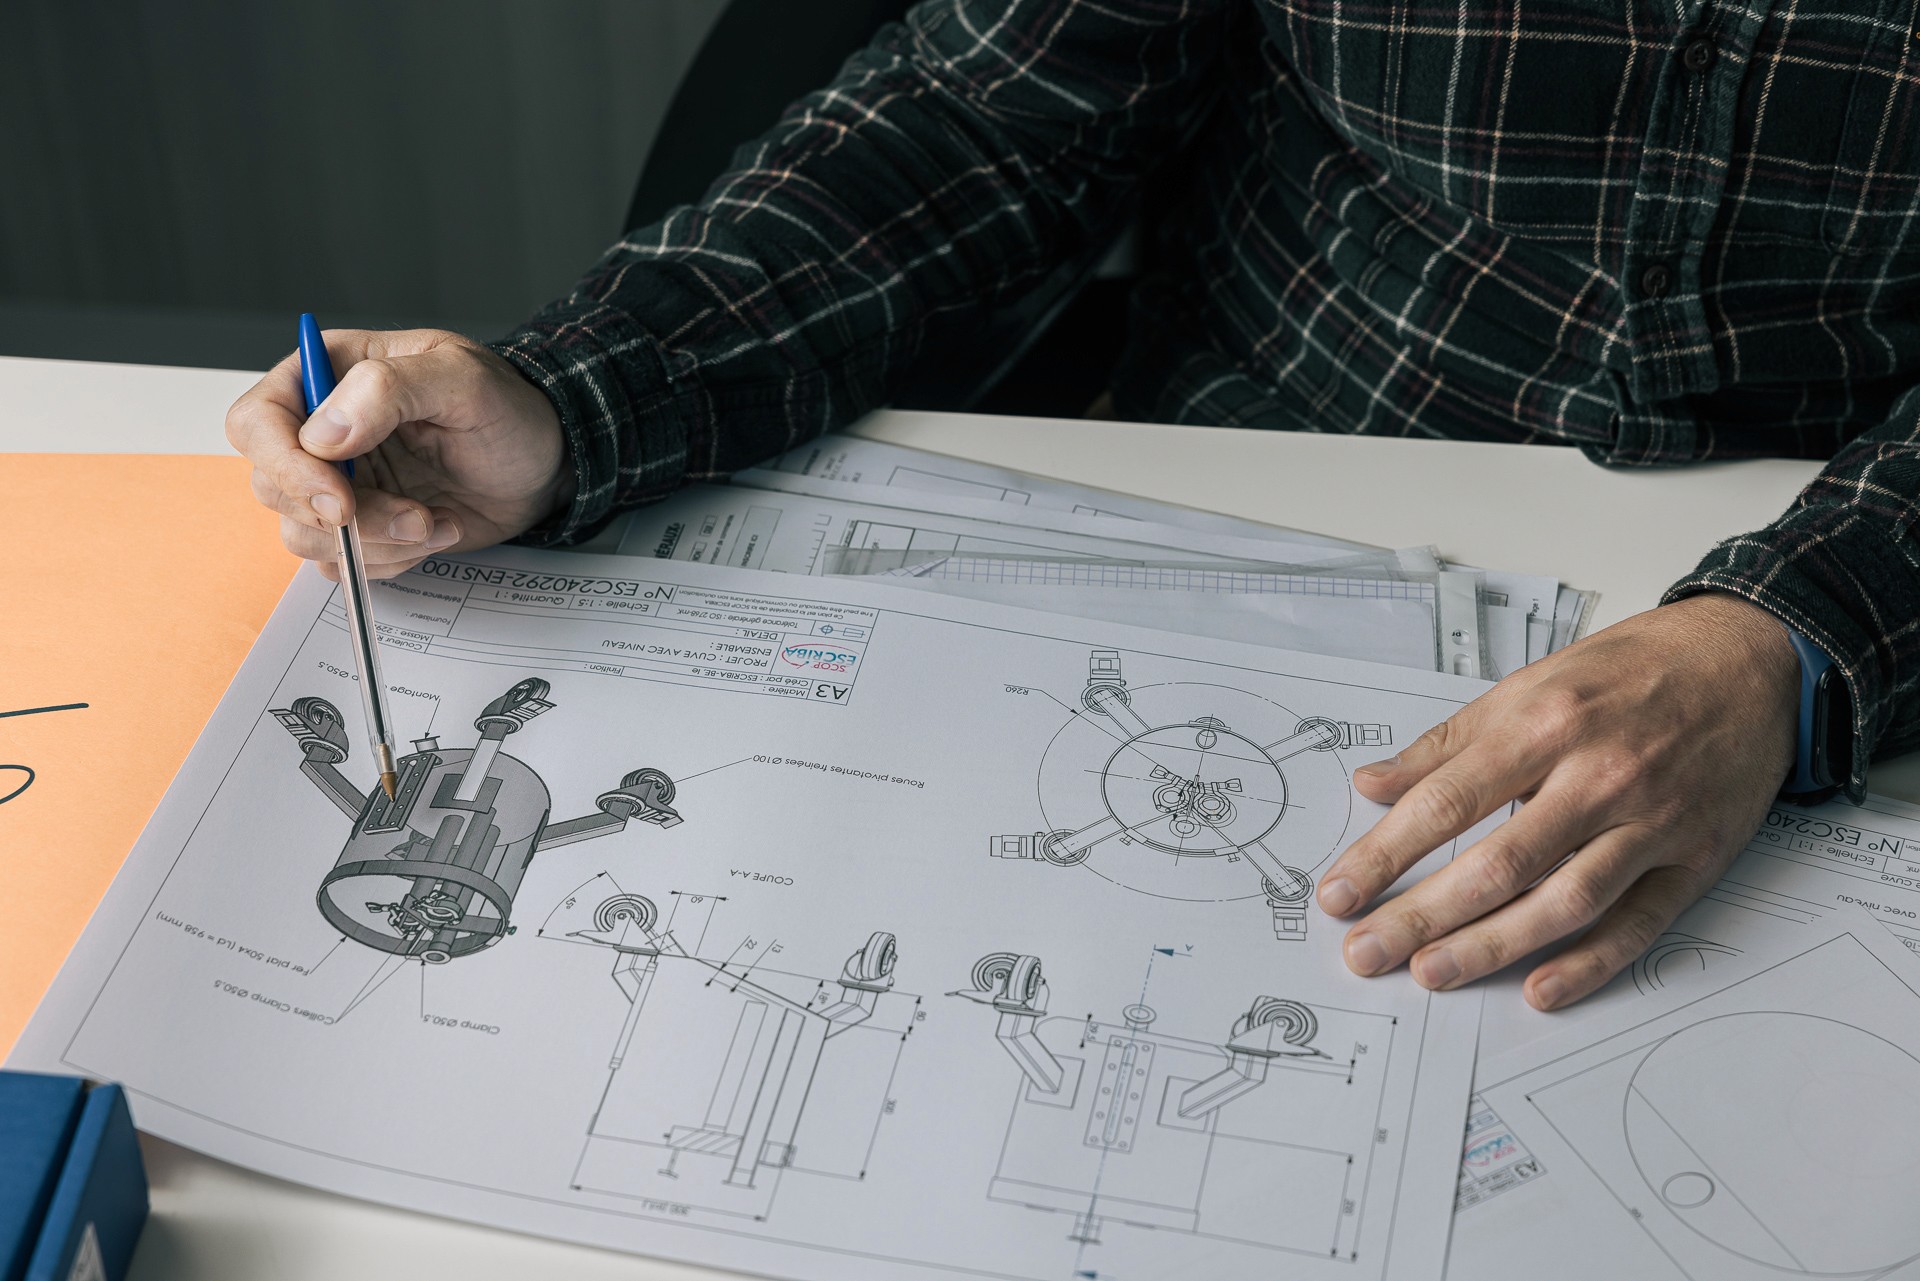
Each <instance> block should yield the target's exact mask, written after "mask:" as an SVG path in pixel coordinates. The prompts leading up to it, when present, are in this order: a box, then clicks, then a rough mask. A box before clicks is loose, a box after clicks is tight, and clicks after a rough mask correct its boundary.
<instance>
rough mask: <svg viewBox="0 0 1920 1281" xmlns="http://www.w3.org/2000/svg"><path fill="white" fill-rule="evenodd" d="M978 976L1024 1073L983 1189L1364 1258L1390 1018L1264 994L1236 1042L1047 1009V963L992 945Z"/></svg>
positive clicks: (1101, 1224)
mask: <svg viewBox="0 0 1920 1281" xmlns="http://www.w3.org/2000/svg"><path fill="white" fill-rule="evenodd" d="M971 978H972V987H971V988H969V989H966V990H963V991H958V992H952V993H949V995H951V996H957V997H961V998H963V999H965V1000H968V1001H973V1002H975V1003H977V1004H980V1005H985V1006H988V1007H989V1008H991V1009H992V1010H993V1011H994V1012H995V1013H996V1015H997V1016H998V1020H997V1024H996V1026H995V1029H994V1038H995V1040H996V1041H997V1042H998V1043H999V1045H1000V1048H1001V1049H1002V1050H1003V1051H1004V1052H1005V1053H1006V1054H1007V1056H1008V1057H1009V1058H1011V1059H1012V1060H1013V1061H1014V1063H1015V1064H1016V1065H1017V1066H1018V1067H1019V1069H1020V1076H1021V1080H1020V1082H1019V1085H1018V1088H1017V1090H1016V1092H1015V1095H1014V1101H1013V1112H1012V1115H1011V1117H1010V1118H1009V1121H1008V1125H1007V1133H1006V1139H1005V1142H1004V1144H1003V1146H1002V1148H1001V1152H1000V1159H999V1164H998V1167H997V1168H996V1170H995V1173H994V1176H993V1181H992V1184H991V1187H990V1189H989V1193H988V1195H989V1199H991V1200H994V1201H1001V1202H1009V1203H1013V1204H1018V1205H1023V1206H1028V1207H1031V1208H1034V1209H1039V1210H1047V1211H1052V1212H1055V1213H1062V1214H1068V1215H1071V1216H1072V1227H1071V1228H1070V1230H1069V1231H1068V1234H1067V1235H1068V1237H1069V1238H1070V1239H1072V1240H1075V1241H1079V1242H1081V1243H1082V1244H1083V1246H1093V1245H1099V1244H1101V1242H1102V1238H1103V1233H1105V1232H1106V1231H1107V1229H1108V1228H1109V1227H1110V1226H1111V1225H1113V1224H1126V1225H1130V1226H1133V1227H1139V1228H1157V1229H1163V1230H1165V1229H1171V1230H1174V1231H1180V1232H1186V1233H1192V1234H1195V1235H1198V1236H1204V1237H1210V1238H1213V1239H1217V1240H1226V1241H1236V1242H1239V1243H1241V1244H1245V1245H1254V1246H1262V1247H1266V1248H1269V1249H1275V1250H1287V1251H1295V1252H1298V1253H1302V1254H1308V1255H1312V1256H1315V1257H1319V1258H1327V1257H1329V1256H1331V1257H1334V1258H1339V1259H1352V1258H1354V1257H1356V1243H1357V1240H1358V1236H1359V1231H1360V1225H1361V1223H1362V1220H1363V1218H1364V1216H1365V1213H1366V1201H1367V1193H1368V1190H1369V1187H1370V1184H1371V1181H1372V1180H1371V1175H1372V1163H1373V1161H1374V1154H1375V1153H1376V1152H1377V1151H1379V1150H1380V1147H1379V1144H1380V1143H1382V1142H1384V1139H1383V1138H1381V1134H1382V1132H1381V1131H1380V1130H1379V1129H1378V1127H1379V1125H1380V1116H1381V1106H1382V1102H1383V1099H1384V1091H1385V1083H1386V1078H1387V1072H1388V1067H1389V1063H1390V1060H1391V1056H1392V1052H1393V1035H1394V1028H1395V1021H1394V1020H1393V1019H1392V1018H1390V1017H1387V1016H1384V1015H1373V1014H1364V1013H1359V1012H1356V1011H1351V1010H1337V1009H1328V1008H1317V1007H1314V1006H1310V1005H1306V1004H1304V1003H1302V1002H1299V1001H1294V1000H1289V999H1286V998H1282V997H1273V996H1260V997H1257V998H1255V999H1254V1000H1253V1002H1252V1003H1251V1004H1250V1005H1249V1006H1248V1007H1247V1009H1246V1011H1245V1013H1243V1014H1241V1015H1240V1016H1239V1018H1238V1019H1237V1020H1235V1021H1234V1023H1233V1025H1232V1027H1231V1029H1230V1030H1229V1032H1228V1034H1227V1037H1226V1039H1225V1040H1224V1041H1219V1042H1214V1041H1198V1040H1190V1039H1187V1038H1183V1037H1178V1036H1173V1035H1169V1034H1168V1033H1166V1032H1163V1031H1160V1030H1158V1029H1156V1028H1155V1026H1154V1025H1155V1024H1156V1023H1157V1022H1158V1020H1159V1015H1158V1013H1157V1011H1155V1010H1154V1009H1153V1008H1152V1007H1150V1006H1148V1005H1146V1004H1144V1003H1135V1004H1133V1005H1129V1006H1128V1007H1127V1008H1126V1009H1125V1010H1123V1011H1122V1012H1121V1017H1120V1020H1119V1021H1118V1022H1112V1023H1110V1022H1104V1021H1097V1020H1095V1019H1094V1018H1092V1017H1091V1016H1089V1017H1087V1018H1084V1019H1080V1018H1072V1017H1066V1016H1060V1015H1055V1016H1051V1017H1050V1016H1049V1015H1048V1013H1047V1008H1048V1002H1049V999H1050V993H1049V990H1048V986H1047V982H1046V980H1045V978H1044V977H1043V975H1042V972H1041V962H1040V960H1039V958H1037V957H1033V956H1021V955H1016V954H1014V953H1012V952H992V953H989V954H987V955H986V956H983V957H981V958H980V960H979V961H978V962H976V963H975V964H974V967H973V972H972V975H971Z"/></svg>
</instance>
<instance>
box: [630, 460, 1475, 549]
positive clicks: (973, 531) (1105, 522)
mask: <svg viewBox="0 0 1920 1281" xmlns="http://www.w3.org/2000/svg"><path fill="white" fill-rule="evenodd" d="M764 479H765V481H766V486H767V487H765V488H761V487H749V486H745V485H689V486H687V487H686V488H684V489H682V490H680V491H679V492H678V493H675V494H674V495H673V496H672V497H670V498H666V499H663V500H662V501H660V502H658V503H654V504H651V505H649V506H647V507H642V508H640V509H638V510H636V511H635V512H633V513H632V514H631V515H630V516H629V517H628V518H627V524H626V530H625V532H624V533H623V534H622V535H621V538H620V544H619V550H620V553H621V554H622V555H627V556H653V557H656V558H659V559H672V560H685V561H690V562H694V563H698V564H709V565H730V566H733V567H735V568H738V569H769V570H775V571H779V572H784V573H790V574H821V573H826V572H829V565H828V563H827V562H828V560H829V558H830V555H831V553H832V552H833V551H834V549H835V548H860V549H866V550H867V551H869V552H870V553H873V556H872V557H871V559H872V561H873V563H872V564H871V566H870V572H872V571H879V570H883V569H889V568H894V567H895V566H896V565H905V564H914V563H917V562H918V561H920V560H923V559H926V558H927V557H929V556H938V555H942V554H946V553H952V552H964V553H974V554H1000V555H1013V556H1044V555H1056V556H1059V555H1064V556H1076V557H1106V558H1114V559H1134V560H1141V559H1150V560H1166V559H1168V553H1169V552H1174V553H1179V554H1180V555H1181V557H1182V558H1186V559H1198V558H1207V559H1214V560H1219V561H1224V562H1232V563H1247V564H1264V563H1273V562H1280V563H1287V564H1312V563H1332V562H1337V563H1339V564H1343V565H1344V564H1348V563H1350V562H1364V563H1367V564H1379V565H1388V566H1393V567H1405V568H1409V569H1416V570H1418V569H1426V570H1433V569H1436V568H1438V566H1437V565H1435V564H1434V563H1433V562H1432V560H1431V557H1430V556H1426V555H1425V553H1424V549H1422V551H1421V552H1420V553H1415V554H1416V555H1419V556H1423V557H1424V560H1419V561H1414V560H1408V559H1407V558H1405V557H1396V555H1395V553H1392V552H1360V553H1356V552H1352V551H1348V550H1345V549H1341V548H1329V547H1326V546H1322V545H1319V544H1315V543H1309V542H1300V541H1290V540H1286V539H1273V538H1261V539H1252V538H1238V537H1233V536H1230V535H1225V534H1212V533H1203V532H1199V531H1196V530H1190V529H1180V528H1177V527H1174V526H1170V525H1157V524H1154V523H1152V522H1148V521H1139V520H1123V519H1120V518H1117V517H1111V516H1086V515H1080V514H1076V513H1073V512H1061V511H1047V510H1041V509H1035V508H1030V507H1020V506H1014V505H1010V504H1006V503H995V502H988V501H984V500H980V499H974V498H955V497H951V496H949V495H946V494H938V493H926V492H920V491H908V490H890V489H887V488H884V487H878V486H869V485H852V484H846V483H843V482H840V481H825V480H811V479H808V478H805V477H799V476H788V475H784V474H782V473H777V472H768V473H765V475H764ZM883 553H893V555H894V560H892V561H887V560H885V558H884V556H883V555H882V554H883Z"/></svg>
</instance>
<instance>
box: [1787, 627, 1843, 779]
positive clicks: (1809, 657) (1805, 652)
mask: <svg viewBox="0 0 1920 1281" xmlns="http://www.w3.org/2000/svg"><path fill="white" fill-rule="evenodd" d="M1787 639H1789V640H1791V641H1792V642H1793V651H1794V653H1796V654H1798V655H1799V656H1800V726H1799V730H1798V732H1797V733H1796V734H1795V736H1794V754H1793V777H1792V778H1791V779H1789V780H1788V781H1787V786H1786V789H1785V790H1786V791H1787V792H1788V793H1789V794H1791V795H1801V794H1805V793H1810V792H1818V791H1820V790H1822V789H1823V788H1825V787H1830V786H1832V784H1831V783H1830V782H1829V783H1822V782H1820V781H1819V780H1818V779H1816V778H1815V777H1814V776H1813V760H1814V741H1813V736H1814V735H1815V734H1817V733H1819V732H1820V727H1819V726H1817V725H1815V724H1814V713H1815V708H1816V706H1817V695H1818V694H1819V691H1820V678H1821V677H1822V676H1824V675H1826V673H1827V671H1828V669H1829V668H1831V667H1832V666H1833V659H1832V658H1831V657H1830V656H1829V655H1828V654H1827V651H1826V650H1824V649H1821V648H1820V647H1819V646H1818V645H1816V644H1814V643H1813V642H1812V641H1810V640H1808V639H1807V638H1806V637H1804V636H1802V635H1801V634H1800V633H1799V632H1796V631H1794V630H1793V629H1792V628H1788V629H1787Z"/></svg>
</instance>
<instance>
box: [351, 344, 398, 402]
mask: <svg viewBox="0 0 1920 1281" xmlns="http://www.w3.org/2000/svg"><path fill="white" fill-rule="evenodd" d="M352 372H354V373H357V374H359V375H360V378H359V388H358V394H357V396H356V397H355V399H356V400H357V401H358V402H360V403H363V404H375V405H384V404H387V403H389V402H391V401H393V400H395V399H397V398H398V397H399V395H400V385H401V380H400V371H399V370H398V369H396V368H395V367H394V364H393V362H392V361H390V360H388V359H386V358H385V357H382V356H372V357H369V358H368V359H366V360H363V361H361V362H360V363H359V364H357V365H355V366H354V367H353V370H352Z"/></svg>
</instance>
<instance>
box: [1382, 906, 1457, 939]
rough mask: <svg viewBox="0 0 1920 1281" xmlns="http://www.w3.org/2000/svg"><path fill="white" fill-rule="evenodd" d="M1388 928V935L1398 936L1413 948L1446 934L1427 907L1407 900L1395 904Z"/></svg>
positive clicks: (1388, 920) (1388, 921)
mask: <svg viewBox="0 0 1920 1281" xmlns="http://www.w3.org/2000/svg"><path fill="white" fill-rule="evenodd" d="M1387 927H1388V928H1387V933H1388V934H1389V935H1390V936H1398V937H1399V938H1400V939H1402V940H1404V941H1406V942H1407V943H1409V944H1410V945H1411V946H1413V947H1418V946H1420V945H1421V944H1424V943H1427V942H1430V941H1432V940H1433V939H1436V938H1439V937H1440V935H1441V934H1442V933H1443V932H1444V931H1442V930H1441V929H1440V928H1439V922H1438V921H1437V920H1435V918H1434V916H1433V913H1432V912H1431V911H1430V910H1428V908H1427V907H1426V906H1425V905H1423V904H1421V903H1417V902H1408V901H1406V900H1405V899H1402V900H1399V901H1397V902H1395V903H1394V904H1393V911H1392V913H1391V914H1390V915H1389V917H1388V919H1387Z"/></svg>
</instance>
